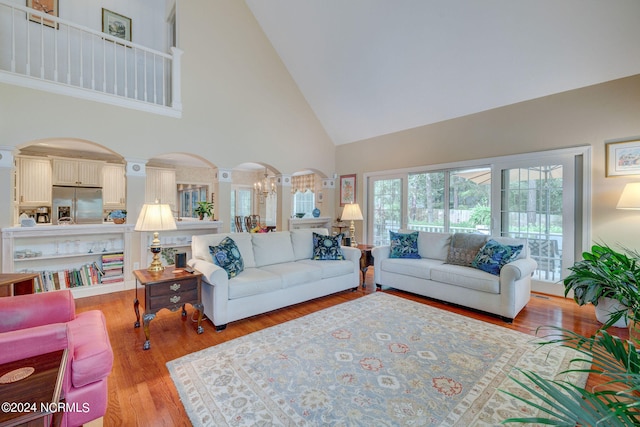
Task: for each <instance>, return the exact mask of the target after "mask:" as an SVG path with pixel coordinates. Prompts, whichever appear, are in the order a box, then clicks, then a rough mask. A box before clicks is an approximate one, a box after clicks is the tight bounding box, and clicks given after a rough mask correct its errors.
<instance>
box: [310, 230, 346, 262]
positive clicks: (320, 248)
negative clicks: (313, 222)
mask: <svg viewBox="0 0 640 427" xmlns="http://www.w3.org/2000/svg"><path fill="white" fill-rule="evenodd" d="M342 237H343V236H342V233H340V234H337V235H335V236H323V235H322V234H318V233H313V259H315V260H320V261H335V260H342V259H344V253H343V252H342V247H341V246H342Z"/></svg>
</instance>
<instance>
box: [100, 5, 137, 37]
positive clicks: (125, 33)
mask: <svg viewBox="0 0 640 427" xmlns="http://www.w3.org/2000/svg"><path fill="white" fill-rule="evenodd" d="M102 32H103V33H107V34H109V35H110V36H113V37H118V38H120V39H123V40H126V41H128V42H130V41H131V18H127V17H126V16H122V15H120V14H118V13H115V12H112V11H110V10H107V9H105V8H102Z"/></svg>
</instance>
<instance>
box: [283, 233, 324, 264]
mask: <svg viewBox="0 0 640 427" xmlns="http://www.w3.org/2000/svg"><path fill="white" fill-rule="evenodd" d="M289 232H290V233H291V244H292V245H293V256H294V257H295V260H296V261H299V260H301V259H311V258H313V233H318V234H322V235H324V236H326V235H328V234H329V230H327V229H326V228H299V229H296V230H290V231H289Z"/></svg>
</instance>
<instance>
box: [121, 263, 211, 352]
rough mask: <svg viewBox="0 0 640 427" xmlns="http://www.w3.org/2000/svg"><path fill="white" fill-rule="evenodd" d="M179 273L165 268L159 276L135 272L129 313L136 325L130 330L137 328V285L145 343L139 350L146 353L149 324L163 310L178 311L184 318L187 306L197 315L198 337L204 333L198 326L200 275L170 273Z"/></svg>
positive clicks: (200, 296) (201, 310)
mask: <svg viewBox="0 0 640 427" xmlns="http://www.w3.org/2000/svg"><path fill="white" fill-rule="evenodd" d="M174 270H176V271H178V270H181V269H176V268H174V267H167V268H165V269H164V271H162V272H159V273H151V272H149V271H147V270H135V271H134V272H133V275H134V276H135V277H136V299H135V300H134V301H133V309H134V310H135V312H136V322H135V323H134V325H133V326H134V328H139V327H140V309H139V305H140V302H139V301H138V285H137V284H138V283H139V284H140V285H142V286H144V315H143V316H142V321H143V323H144V334H145V337H146V341H145V342H144V345H143V346H142V349H143V350H149V348H150V347H151V342H150V341H149V335H150V331H149V323H150V322H151V321H152V320H153V319H154V318H155V317H156V313H157V312H158V311H160V310H162V309H163V308H166V309H169V310H171V311H177V310H180V308H182V317H183V318H184V317H186V316H187V311H186V310H185V305H186V304H191V305H192V306H193V308H195V309H196V310H197V312H198V329H197V332H198V334H201V333H202V332H204V328H203V327H202V326H201V323H202V313H203V311H204V307H203V306H202V294H201V286H202V273H200V272H199V271H194V272H193V273H189V272H187V271H186V270H182V271H181V272H179V273H176V272H174Z"/></svg>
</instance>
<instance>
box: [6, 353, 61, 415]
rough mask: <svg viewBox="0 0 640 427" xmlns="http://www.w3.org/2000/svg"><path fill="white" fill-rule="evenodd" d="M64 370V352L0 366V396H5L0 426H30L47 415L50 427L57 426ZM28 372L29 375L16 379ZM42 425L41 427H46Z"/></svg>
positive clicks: (28, 358) (41, 355)
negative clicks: (50, 416)
mask: <svg viewBox="0 0 640 427" xmlns="http://www.w3.org/2000/svg"><path fill="white" fill-rule="evenodd" d="M66 367H67V349H64V350H58V351H54V352H51V353H45V354H40V355H38V356H33V357H27V358H25V359H21V360H16V361H14V362H8V363H5V364H3V365H0V395H2V396H4V398H3V399H2V404H3V406H2V410H1V411H0V426H3V427H4V426H17V425H24V424H27V423H28V424H29V425H32V423H33V422H34V421H36V420H41V419H43V418H44V417H46V416H49V415H52V419H51V422H50V425H52V426H58V425H60V422H61V421H62V415H63V412H62V411H61V408H60V406H59V403H60V392H61V391H62V380H63V378H64V372H65V369H66ZM32 369H33V371H31V370H32ZM28 372H32V373H31V374H30V375H29V376H27V377H25V378H22V379H18V378H21V377H23V376H24V375H25V374H26V373H28ZM7 381H8V382H7ZM5 382H6V383H5ZM42 421H44V420H41V424H40V425H45V423H44V422H42Z"/></svg>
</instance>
